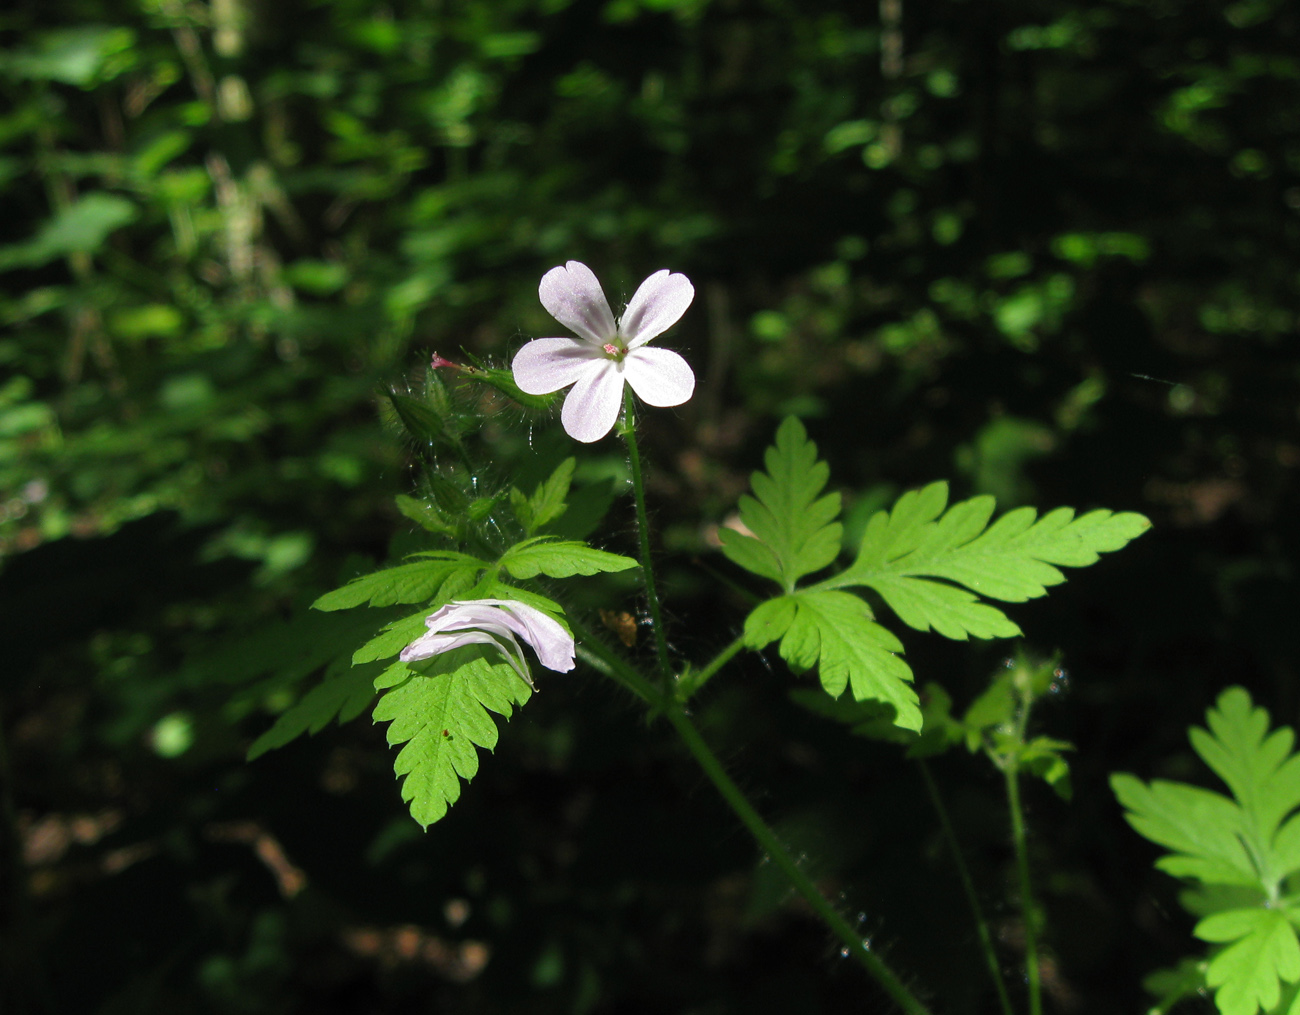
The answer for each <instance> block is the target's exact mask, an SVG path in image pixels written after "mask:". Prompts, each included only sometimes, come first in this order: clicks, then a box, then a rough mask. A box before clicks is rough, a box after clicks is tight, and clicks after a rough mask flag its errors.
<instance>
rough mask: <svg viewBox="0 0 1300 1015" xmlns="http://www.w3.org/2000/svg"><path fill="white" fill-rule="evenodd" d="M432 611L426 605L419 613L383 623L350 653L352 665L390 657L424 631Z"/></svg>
mask: <svg viewBox="0 0 1300 1015" xmlns="http://www.w3.org/2000/svg"><path fill="white" fill-rule="evenodd" d="M432 612H433V608H432V607H430V606H426V607H424V609H422V610H420V612H419V613H410V614H407V615H406V616H405V617H402V618H400V619H398V620H394V621H391V622H390V623H388V624H385V625H384V627H383V629H382V630H381V631H380V632H379V633H378V634H377V635H375V636H374V637H373V638H371V639H370V640H369V641H368V642H366V643H365V644H364V645H362V646H361V647H360V648H359V649H357V650H356V651H355V652H353V653H352V665H353V666H360V665H361V664H362V663H373V662H377V661H378V660H380V659H391V658H392V657H393V656H395V655H397V653H398V652H400V651H402V649H404V648H405V647H406V646H407V645H409V644H411V642H413V641H415V639H416V638H418V637H420V635H422V634H423V633H424V632H425V625H424V621H425V618H427V617H428V616H429V614H430V613H432Z"/></svg>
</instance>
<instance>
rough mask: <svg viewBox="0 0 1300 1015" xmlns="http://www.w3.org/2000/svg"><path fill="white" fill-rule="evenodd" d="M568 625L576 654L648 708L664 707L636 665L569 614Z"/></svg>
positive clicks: (661, 696) (660, 698)
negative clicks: (575, 646) (630, 663)
mask: <svg viewBox="0 0 1300 1015" xmlns="http://www.w3.org/2000/svg"><path fill="white" fill-rule="evenodd" d="M569 626H570V627H572V628H573V633H574V634H576V635H577V636H578V655H579V658H581V659H582V661H583V662H585V663H587V664H588V665H589V666H591V667H592V668H593V669H596V670H599V671H600V672H601V673H603V674H605V676H607V677H609V678H610V679H611V680H613V681H614V682H615V683H618V684H622V685H623V687H624V688H626V689H627V690H629V691H631V692H632V693H633V694H635V695H636V696H637V697H638V698H640V699H641V700H642V701H644V702H645V703H646V704H647V705H649V706H650V707H651V708H655V709H662V708H663V695H662V694H661V693H660V692H659V689H658V688H657V687H655V685H654V684H652V683H651V682H650V681H648V680H646V678H645V677H643V676H641V674H640V673H639V672H638V671H637V670H636V669H635V668H633V667H632V666H630V665H628V663H626V662H624V660H623V659H621V658H620V657H619V655H618V653H617V652H615V651H614V650H613V649H611V648H610V647H609V646H608V645H606V644H605V643H604V642H603V641H601V640H600V639H599V638H597V637H596V636H595V635H593V634H592V633H591V631H589V630H588V629H587V628H585V627H583V626H582V625H581V624H579V623H578V622H577V621H575V620H574V619H573V618H572V617H570V618H569Z"/></svg>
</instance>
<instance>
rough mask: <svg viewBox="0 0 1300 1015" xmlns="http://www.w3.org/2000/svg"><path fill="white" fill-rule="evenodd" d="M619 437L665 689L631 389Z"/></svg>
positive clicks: (664, 652) (667, 676) (668, 670)
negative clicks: (624, 447)
mask: <svg viewBox="0 0 1300 1015" xmlns="http://www.w3.org/2000/svg"><path fill="white" fill-rule="evenodd" d="M622 430H623V437H624V439H626V441H627V458H628V464H629V465H630V466H631V468H632V490H633V493H634V494H635V495H636V527H637V534H638V535H639V536H640V537H641V574H642V576H643V577H644V579H645V597H646V600H647V601H648V602H649V604H650V623H651V624H652V625H653V626H654V637H655V653H656V655H657V656H658V659H659V679H660V680H661V681H662V683H663V686H664V688H665V690H666V689H667V688H668V687H670V686H671V683H672V678H673V670H672V666H671V665H670V664H669V662H668V641H667V639H666V637H665V636H664V623H663V615H662V613H661V611H660V609H659V593H658V592H657V591H656V589H655V573H654V567H653V566H652V565H651V562H650V523H649V520H648V519H647V517H646V510H645V483H644V482H643V480H642V478H641V452H640V451H638V450H637V446H636V406H635V404H634V403H633V401H632V389H631V388H630V387H627V386H625V387H624V388H623V427H622Z"/></svg>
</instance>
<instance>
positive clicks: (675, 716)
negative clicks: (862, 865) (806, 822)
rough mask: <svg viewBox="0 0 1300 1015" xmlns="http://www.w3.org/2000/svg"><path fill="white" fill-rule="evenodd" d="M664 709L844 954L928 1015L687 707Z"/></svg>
mask: <svg viewBox="0 0 1300 1015" xmlns="http://www.w3.org/2000/svg"><path fill="white" fill-rule="evenodd" d="M664 714H665V715H666V716H667V717H668V721H669V722H671V723H672V724H673V727H674V728H675V729H676V730H677V733H678V735H679V736H680V737H681V738H682V740H683V741H684V742H685V744H686V747H687V749H688V750H689V751H690V752H691V754H693V755H694V756H695V760H696V762H698V763H699V766H700V768H702V769H703V770H704V774H705V775H707V776H708V777H709V781H710V782H712V783H713V785H714V786H715V787H717V790H718V792H719V793H721V794H722V798H723V799H724V800H725V801H726V802H727V805H728V806H729V807H730V808H731V809H732V810H733V811H734V812H735V813H736V817H738V818H740V820H741V823H742V824H744V826H745V827H746V828H747V829H749V833H750V834H751V835H752V836H753V837H754V838H755V839H756V840H757V841H758V844H759V846H760V847H761V848H762V849H763V850H764V851H765V853H766V854H767V855H768V856H769V857H771V859H772V862H773V863H775V864H776V865H777V866H778V867H780V868H781V870H782V872H783V873H784V874H785V876H786V877H788V878H789V879H790V883H791V884H792V885H793V886H794V889H795V891H797V892H798V893H799V894H800V895H801V896H802V897H803V899H804V901H805V902H807V903H808V905H809V906H811V907H812V909H813V911H814V912H815V913H816V914H817V915H818V916H819V917H820V918H821V920H822V922H823V923H824V924H826V926H827V927H828V928H830V930H831V932H832V933H833V934H834V935H835V936H836V937H837V938H839V939H840V940H841V941H842V942H843V943H844V951H843V954H844V955H845V956H846V957H847V956H849V955H852V956H853V957H854V958H855V959H857V961H858V962H859V963H860V964H861V965H862V966H863V967H864V968H865V969H866V971H867V973H868V974H869V975H870V976H871V977H872V979H874V980H875V981H876V982H877V983H879V984H880V986H881V987H883V988H884V990H885V992H886V993H887V994H888V995H889V996H890V997H892V998H893V999H894V1001H895V1002H897V1004H898V1005H899V1007H900V1008H902V1009H903V1011H905V1012H907V1013H908V1015H929V1009H928V1008H926V1006H925V1005H924V1004H922V1003H921V1001H920V999H918V998H917V997H916V995H915V994H913V993H912V992H911V991H910V990H908V989H907V987H906V986H905V985H904V984H903V981H902V980H900V979H899V978H898V975H897V974H896V973H895V972H894V971H893V970H892V969H890V968H889V966H887V965H886V964H885V963H884V961H883V960H882V959H880V957H879V956H877V955H876V954H875V953H874V952H872V951H871V949H870V948H869V947H868V946H867V943H866V942H865V941H863V939H862V936H861V935H860V934H859V933H858V932H857V931H855V930H854V929H853V927H852V926H850V925H849V922H848V921H847V920H845V919H844V917H842V916H840V914H839V913H838V912H836V910H835V907H834V906H832V905H831V904H830V902H828V901H827V899H826V897H825V896H824V895H822V893H821V891H820V890H818V888H817V886H816V885H815V884H814V883H813V881H812V879H811V878H809V877H808V875H807V874H805V873H804V872H803V871H802V870H800V869H799V865H798V864H797V863H796V862H795V860H794V858H793V857H791V856H790V854H789V853H788V852H786V850H785V848H784V847H783V846H782V845H781V842H780V840H779V839H778V838H777V836H776V833H775V832H773V831H772V829H771V828H769V827H768V825H767V824H766V823H765V822H764V821H763V819H762V818H761V817H759V815H758V812H757V811H756V810H754V807H753V805H752V804H751V803H750V802H749V800H747V799H746V798H745V795H744V794H743V793H742V792H741V791H740V787H739V786H737V785H736V784H735V783H734V782H733V781H732V780H731V777H730V776H729V775H727V772H726V770H725V769H724V768H723V767H722V763H721V762H720V761H719V760H718V757H717V755H716V754H714V753H713V751H712V750H710V749H709V745H708V744H706V743H705V742H704V738H703V737H701V736H700V733H699V731H698V730H697V729H696V728H695V726H694V725H693V724H692V723H691V721H690V719H688V718H687V717H686V713H685V712H683V711H682V707H681V705H680V704H678V703H677V702H675V701H674V702H670V703H669V704H668V707H667V708H665V709H664Z"/></svg>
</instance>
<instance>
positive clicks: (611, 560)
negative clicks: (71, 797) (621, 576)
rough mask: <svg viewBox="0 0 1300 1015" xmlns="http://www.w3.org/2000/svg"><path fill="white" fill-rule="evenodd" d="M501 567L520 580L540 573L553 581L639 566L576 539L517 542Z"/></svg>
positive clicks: (633, 561) (626, 558)
mask: <svg viewBox="0 0 1300 1015" xmlns="http://www.w3.org/2000/svg"><path fill="white" fill-rule="evenodd" d="M499 563H500V566H501V567H504V568H505V569H506V570H507V571H508V572H509V573H510V574H511V575H512V576H513V577H515V578H519V579H521V580H522V579H527V578H536V577H537V576H538V575H539V574H544V575H547V576H549V577H551V578H570V577H572V576H573V575H576V574H600V573H602V572H605V571H626V570H627V569H628V568H631V567H636V566H637V561H636V560H635V558H633V557H624V556H621V555H620V554H617V553H607V552H606V551H604V550H597V549H594V548H592V547H590V546H588V545H587V544H586V543H580V542H578V541H577V540H571V539H562V540H550V539H544V538H541V537H539V538H537V539H526V540H524V541H523V542H522V543H516V544H515V545H514V546H512V547H511V548H510V549H508V550H507V551H506V552H505V553H504V554H503V555H502V557H501V560H500V562H499Z"/></svg>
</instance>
